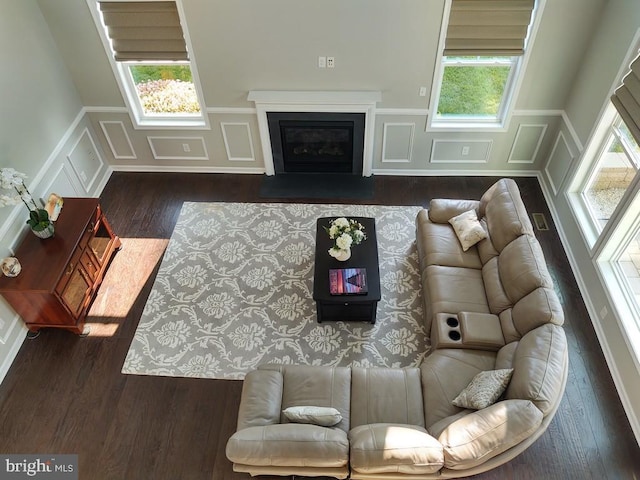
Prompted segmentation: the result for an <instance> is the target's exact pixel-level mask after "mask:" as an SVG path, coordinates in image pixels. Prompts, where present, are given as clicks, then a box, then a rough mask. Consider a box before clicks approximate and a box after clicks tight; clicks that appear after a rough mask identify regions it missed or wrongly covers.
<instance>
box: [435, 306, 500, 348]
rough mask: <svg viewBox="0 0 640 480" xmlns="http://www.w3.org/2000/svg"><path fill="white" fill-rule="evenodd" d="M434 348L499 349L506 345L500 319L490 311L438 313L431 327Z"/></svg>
mask: <svg viewBox="0 0 640 480" xmlns="http://www.w3.org/2000/svg"><path fill="white" fill-rule="evenodd" d="M431 344H432V345H433V348H470V349H477V350H492V351H495V350H499V349H500V347H502V346H504V344H505V342H504V336H503V335H502V327H501V326H500V319H499V318H498V317H497V316H496V315H493V314H490V313H476V312H460V313H459V314H457V315H456V314H452V313H438V314H436V318H435V322H434V324H433V326H432V328H431Z"/></svg>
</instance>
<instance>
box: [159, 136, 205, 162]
mask: <svg viewBox="0 0 640 480" xmlns="http://www.w3.org/2000/svg"><path fill="white" fill-rule="evenodd" d="M147 140H148V141H149V146H150V147H151V152H152V153H153V158H154V159H156V160H209V155H208V154H207V147H206V145H205V142H204V138H203V137H147Z"/></svg>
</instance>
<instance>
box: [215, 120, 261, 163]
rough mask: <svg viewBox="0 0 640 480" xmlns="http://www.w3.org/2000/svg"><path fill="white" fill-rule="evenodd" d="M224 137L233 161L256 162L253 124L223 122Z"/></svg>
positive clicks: (229, 157) (228, 156)
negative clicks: (252, 131) (252, 133)
mask: <svg viewBox="0 0 640 480" xmlns="http://www.w3.org/2000/svg"><path fill="white" fill-rule="evenodd" d="M220 128H221V129H222V138H223V140H224V147H225V149H226V151H227V158H228V159H229V161H231V162H254V161H255V159H256V157H255V153H254V151H253V141H252V139H251V126H250V125H249V123H247V122H244V123H242V122H222V123H220Z"/></svg>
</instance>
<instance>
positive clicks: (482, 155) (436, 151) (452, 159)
mask: <svg viewBox="0 0 640 480" xmlns="http://www.w3.org/2000/svg"><path fill="white" fill-rule="evenodd" d="M492 145H493V140H460V139H459V140H437V139H436V140H434V141H433V144H432V147H431V163H487V162H488V161H489V155H490V153H491V147H492Z"/></svg>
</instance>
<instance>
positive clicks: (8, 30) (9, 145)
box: [0, 0, 110, 379]
mask: <svg viewBox="0 0 640 480" xmlns="http://www.w3.org/2000/svg"><path fill="white" fill-rule="evenodd" d="M0 7H1V8H2V15H0V61H1V63H2V68H3V74H2V75H0V92H2V128H0V167H13V168H15V169H16V170H19V171H21V172H24V173H26V174H27V175H28V177H29V178H28V179H27V182H26V183H27V185H28V187H29V189H30V191H31V193H32V194H33V195H34V196H35V197H43V196H45V195H47V194H48V193H50V192H51V191H56V192H58V193H60V194H62V195H67V196H70V195H77V196H87V195H89V194H94V193H95V191H96V190H94V191H93V192H88V191H86V190H84V189H83V188H82V184H81V182H80V181H79V179H78V177H77V174H76V173H75V172H74V170H73V167H72V166H71V164H70V163H69V160H68V159H67V158H66V154H67V153H68V152H69V151H70V149H71V148H72V146H73V143H74V141H75V139H76V138H77V137H78V135H79V134H80V133H81V132H78V131H77V130H81V131H82V130H83V128H92V127H91V125H89V124H87V123H85V122H86V121H85V120H83V118H82V102H81V100H80V96H79V95H78V93H77V91H76V88H75V85H74V82H73V80H72V77H71V75H70V74H69V71H68V70H67V67H66V65H65V62H64V60H63V59H62V56H61V55H60V52H59V51H58V49H57V47H56V44H55V41H54V39H53V37H52V36H51V33H50V32H49V28H48V26H47V23H46V22H45V20H44V18H43V16H42V13H41V11H40V8H39V7H38V4H37V2H36V1H35V0H1V1H0ZM109 171H110V170H109V166H108V165H107V164H106V162H104V164H103V165H101V166H100V167H99V172H98V176H99V178H100V180H99V181H97V182H95V186H96V188H98V187H99V188H101V187H100V184H102V185H103V184H104V181H105V180H104V177H105V176H107V175H108V172H109ZM27 217H28V213H27V210H26V208H25V207H24V206H23V205H18V206H16V207H5V208H2V209H0V258H2V257H5V256H7V255H9V254H10V253H11V249H12V247H14V246H15V244H16V242H17V241H18V239H19V238H20V237H21V234H22V233H23V232H24V228H25V225H24V224H25V221H26V219H27ZM24 335H25V328H24V326H23V323H22V321H21V320H20V319H19V317H17V316H16V314H15V312H14V311H13V310H12V309H11V307H9V306H8V305H7V304H6V302H4V300H3V299H2V298H1V297H0V379H1V378H3V377H4V375H5V374H6V372H7V370H8V368H9V366H10V364H11V362H12V361H13V358H14V356H15V354H16V353H17V350H18V348H19V347H20V345H21V343H22V340H23V339H24Z"/></svg>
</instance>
